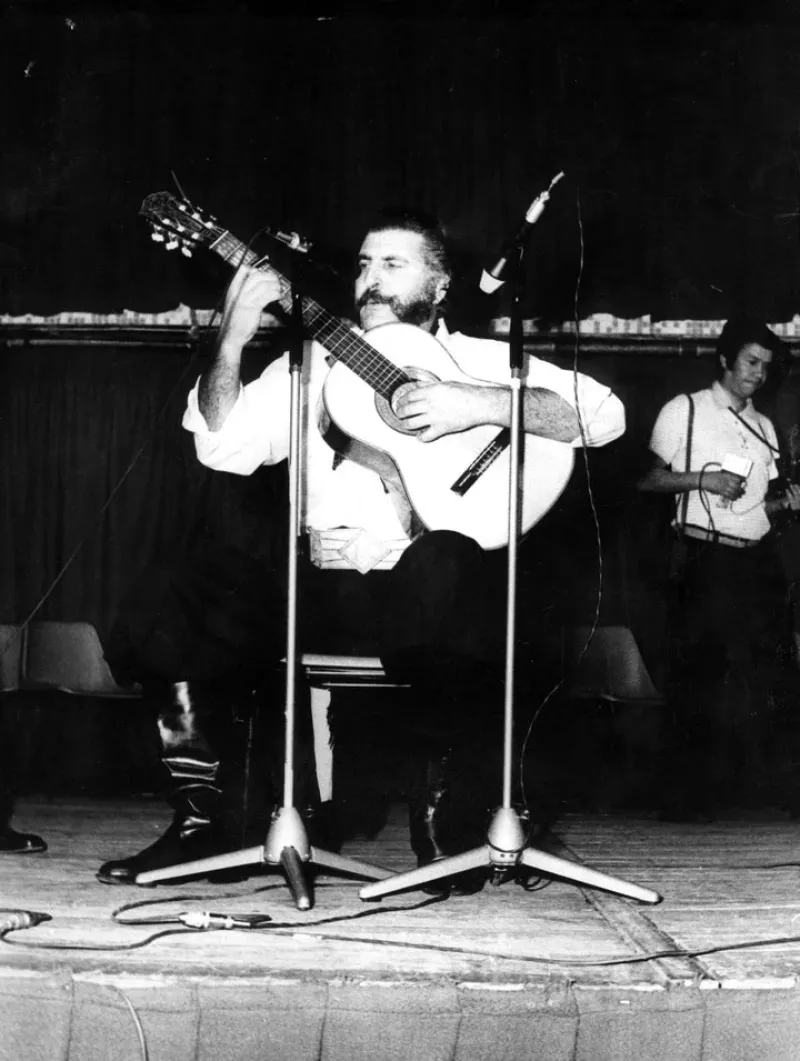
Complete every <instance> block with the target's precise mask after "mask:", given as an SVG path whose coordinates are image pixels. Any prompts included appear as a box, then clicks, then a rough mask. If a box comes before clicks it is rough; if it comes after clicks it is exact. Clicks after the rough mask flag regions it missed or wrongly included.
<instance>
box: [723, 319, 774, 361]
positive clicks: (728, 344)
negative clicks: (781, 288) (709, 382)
mask: <svg viewBox="0 0 800 1061" xmlns="http://www.w3.org/2000/svg"><path fill="white" fill-rule="evenodd" d="M748 343H758V345H759V346H763V347H764V349H765V350H771V351H772V354H773V356H774V358H775V360H776V361H777V360H780V359H782V358H783V357H785V356H786V353H787V349H786V344H785V343H784V342H783V341H782V340H781V339H779V338H778V336H777V335H776V334H775V332H773V331H771V330H770V329H769V328H768V327H767V326H766V324H765V323H764V322H763V321H761V320H757V319H756V318H755V317H731V318H730V320H728V321H726V322H725V326H724V328H723V329H722V331H721V332H720V334H719V338H718V339H717V353H718V354H719V356H720V357H721V358H722V360H723V361H724V362H725V366H726V368H729V369H730V368H733V366H734V365H735V364H736V358H737V357H738V356H739V353H740V351H741V350H742V348H743V347H745V346H747V345H748Z"/></svg>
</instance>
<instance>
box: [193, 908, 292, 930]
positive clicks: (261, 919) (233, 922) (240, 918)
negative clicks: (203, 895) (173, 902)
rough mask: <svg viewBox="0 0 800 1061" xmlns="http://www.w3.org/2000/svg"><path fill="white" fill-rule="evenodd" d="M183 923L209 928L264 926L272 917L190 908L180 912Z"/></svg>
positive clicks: (204, 928)
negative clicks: (218, 912) (215, 912)
mask: <svg viewBox="0 0 800 1061" xmlns="http://www.w3.org/2000/svg"><path fill="white" fill-rule="evenodd" d="M178 920H179V921H180V922H181V924H184V925H188V927H189V928H198V929H202V930H208V929H212V928H262V927H263V926H264V925H266V924H269V922H270V921H271V920H272V918H271V917H270V916H269V914H214V913H211V912H210V911H208V910H202V911H200V910H197V911H193V910H189V911H188V912H186V913H182V914H178Z"/></svg>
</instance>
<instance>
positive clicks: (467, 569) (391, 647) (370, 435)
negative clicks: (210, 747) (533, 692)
mask: <svg viewBox="0 0 800 1061" xmlns="http://www.w3.org/2000/svg"><path fill="white" fill-rule="evenodd" d="M218 232H219V238H218V239H217V233H218ZM212 234H213V236H214V239H215V242H214V243H212V249H214V250H217V252H218V253H221V254H223V256H225V257H226V258H227V259H228V260H229V261H230V262H232V263H234V264H238V263H239V262H241V261H242V257H241V255H240V256H239V257H238V258H237V248H230V247H228V245H227V242H226V241H228V240H229V237H228V234H227V232H224V231H222V230H214V231H213V233H212ZM223 247H224V248H225V249H224V250H223V249H221V248H223ZM239 247H241V245H239ZM245 260H247V259H245ZM450 280H451V269H450V265H449V262H448V254H447V248H446V243H445V238H444V235H443V233H442V230H441V228H440V227H439V225H438V224H437V223H436V222H435V221H434V220H433V219H430V218H428V217H426V216H424V215H420V214H415V213H411V212H394V213H392V214H386V215H384V216H382V217H381V218H380V219H379V220H378V221H377V222H376V223H375V224H374V225H372V226H370V228H369V229H368V232H367V235H366V238H365V239H364V242H363V243H362V246H361V249H360V253H359V266H358V273H357V277H356V280H355V292H354V293H355V305H356V309H357V311H358V317H359V322H360V328H355V327H353V326H352V325H350V324H346V325H345V324H343V323H342V322H340V321H332V318H329V317H327V316H325V314H324V311H322V310H321V309H320V307H318V306H316V304H310V308H309V307H308V306H306V307H304V325H305V327H306V331H307V333H308V334H309V335H310V336H311V337H312V339H313V340H315V341H309V342H308V343H307V344H306V354H305V363H304V402H303V425H302V442H303V449H304V466H303V469H302V479H303V486H304V498H303V503H304V511H303V524H304V529H305V530H306V531H307V532H308V539H309V556H308V557H305V556H304V557H303V559H302V566H301V571H300V574H299V601H300V616H301V624H300V633H299V643H300V645H301V646H302V650H303V651H315V650H316V651H328V652H330V651H336V650H337V649H336V648H331V647H330V646H331V642H332V641H333V643H334V644H336V645H338V646H341V647H339V648H338V650H339V651H347V647H346V646H347V645H348V642H349V644H350V646H351V647H350V648H349V652H350V654H352V653H353V652H356V653H357V654H359V655H365V654H373V655H380V658H381V661H382V663H383V665H384V669H385V671H386V673H387V676H388V677H389V678H390V679H393V680H395V681H397V682H399V683H404V684H409V685H410V686H411V689H412V692H413V698H412V699H413V709H412V710H411V712H410V714H413V716H414V717H413V718H411V717H409V718H408V719H406V718H405V717H404V719H403V721H404V723H405V722H406V721H407V722H408V726H409V728H410V729H411V730H412V731H413V732H414V733H415V734H416V736H417V738H418V746H417V750H418V752H419V756H418V759H419V762H418V765H417V769H416V771H415V772H413V776H412V777H411V779H410V781H409V784H408V791H409V794H410V823H411V844H412V848H413V850H414V852H415V854H416V856H417V860H418V863H419V864H420V865H422V864H425V863H426V862H429V861H431V860H432V859H434V858H439V857H442V856H444V855H448V854H454V853H456V852H458V851H462V850H466V849H468V848H470V847H473V846H475V845H476V844H479V843H482V842H483V839H484V837H485V823H486V821H487V820H488V819H486V818H485V817H483V816H482V815H481V814H480V813H477V808H478V807H480V808H481V809H488V808H489V804H490V802H491V799H492V791H493V790H492V787H491V786H499V779H500V775H499V772H498V773H497V774H496V775H491V776H488V772H487V771H486V770H485V768H484V761H485V759H486V756H487V749H490V748H494V747H496V748H497V750H498V752H499V746H500V743H501V731H500V729H499V725H498V726H497V727H495V722H496V720H499V719H500V717H501V711H502V699H503V697H502V660H503V650H504V645H503V636H504V605H505V550H504V548H503V547H504V546H505V545H507V527H508V517H507V512H508V468H507V464H506V465H504V458H505V449H506V441H507V440H506V441H504V440H503V429H505V428H508V426H509V418H510V409H511V399H510V388H509V387H508V382H509V380H510V369H509V357H508V348H507V346H506V344H505V343H503V342H499V341H493V340H485V339H477V338H473V337H469V336H466V335H463V334H460V333H458V332H455V333H451V332H449V331H448V329H447V326H446V324H445V323H444V320H443V316H442V310H443V306H444V303H445V298H446V295H447V292H448V287H449V285H450ZM274 303H278V304H281V305H283V306H284V308H286V307H287V305H291V303H290V302H289V303H287V284H286V281H285V280H284V279H283V278H282V277H281V276H280V275H279V274H277V273H276V272H274V271H273V270H272V269H271V268H265V267H264V265H263V263H261V262H258V263H256V264H251V265H245V266H241V267H240V268H239V269H238V270H237V272H236V274H235V276H234V278H233V281H232V283H231V285H230V288H229V290H228V293H227V296H226V301H225V307H224V311H223V316H222V322H221V325H220V329H219V335H218V342H217V347H216V354H215V358H214V361H213V363H212V364H211V366H210V367H209V368H208V370H207V371H206V372H205V373H204V374H203V375H202V376H201V377H200V380H199V381H198V384H197V386H196V387H195V389H194V390H193V391H192V393H191V394H190V396H189V401H188V407H187V410H186V413H185V415H184V420H183V425H184V427H185V428H186V429H187V430H189V431H191V432H192V433H193V434H194V438H195V445H196V450H197V455H198V458H199V460H200V461H201V462H202V463H203V464H204V465H207V466H208V467H210V468H214V469H217V470H221V471H226V472H232V473H235V474H239V475H249V474H251V473H253V472H254V471H255V470H256V469H257V468H259V467H260V466H262V465H265V464H266V465H270V464H276V463H277V462H279V461H282V460H285V459H286V457H287V455H288V452H289V433H290V423H289V411H290V397H289V396H290V370H289V358H288V355H284V356H282V357H280V358H278V359H277V360H275V361H273V362H271V363H270V364H269V365H268V366H267V368H266V369H265V371H264V372H263V373H262V374H261V376H260V377H259V378H258V379H256V380H254V381H252V382H251V383H249V384H247V385H246V386H244V387H243V386H242V382H241V372H240V366H241V359H242V353H243V351H244V349H245V347H246V346H247V344H248V342H250V340H251V339H252V338H253V337H254V335H255V333H256V331H257V329H258V328H259V326H260V324H261V316H262V311H263V310H264V308H265V307H267V306H270V305H271V304H274ZM307 309H308V313H306V310H307ZM318 311H319V312H318ZM320 321H322V323H320ZM331 321H332V323H331ZM409 366H411V367H409ZM523 383H524V389H523V426H524V431H525V441H524V444H523V462H524V468H525V472H524V475H525V483H524V484H523V494H524V496H523V501H522V505H521V523H522V530H523V532H524V531H526V530H527V529H528V528H529V527H530V526H532V525H533V524H534V523H535V522H536V521H537V520H538V519H539V518H541V516H542V515H544V513H545V512H546V511H547V510H548V509H549V508H550V507H551V506H552V504H553V503H554V502H555V500H556V499H557V498H558V496H559V495H560V493H561V491H562V490H563V488H564V486H565V484H566V482H567V481H568V479H569V475H570V473H571V469H572V463H573V454H574V450H575V448H576V447H580V446H582V445H584V444H585V445H589V446H602V445H604V444H606V443H608V442H610V441H612V440H613V439H615V438H617V437H618V436H620V435H621V434H622V433H623V431H624V429H625V414H624V409H623V406H622V403H621V402H620V401H619V399H618V398H617V397H616V396H615V395H613V394H612V393H611V392H610V391H609V390H608V388H606V387H605V386H602V385H601V384H599V383H597V382H596V381H595V380H593V379H591V378H590V377H588V376H585V375H583V374H576V373H573V372H571V371H565V370H562V369H559V368H557V367H556V366H554V365H551V364H549V363H546V362H543V361H540V360H538V359H536V358H532V357H531V358H528V359H527V366H526V372H525V375H524V378H523ZM334 447H335V448H334ZM492 490H495V491H496V493H495V494H493V493H492ZM276 577H278V576H276ZM282 600H283V596H282V594H281V590H280V588H279V587H276V592H275V596H274V600H272V601H266V602H265V607H268V608H273V609H274V610H275V612H276V615H277V614H279V613H280V612H281V609H282V607H283V605H282ZM365 635H368V640H369V644H370V649H369V650H368V651H365V650H364V648H363V644H364V637H365ZM360 646H361V647H360ZM274 648H275V652H276V658H277V659H280V651H281V648H282V643H281V642H280V641H279V642H277V643H276V645H275V646H274ZM266 651H268V648H267V646H265V652H266ZM175 677H176V679H177V678H183V677H185V676H184V675H180V676H178V675H176V676H175ZM182 684H184V683H182ZM189 684H191V683H189ZM185 691H186V690H185V689H184V692H185ZM490 726H491V728H489V727H490ZM184 751H185V750H184ZM172 754H173V755H174V754H175V752H174V750H173V752H172ZM187 754H188V753H187ZM191 755H194V756H195V757H196V756H197V743H196V742H195V744H194V745H193V749H192V751H191ZM184 758H185V755H184ZM210 761H211V760H209V762H210ZM200 765H202V764H200ZM204 769H205V777H206V779H207V780H208V782H209V783H210V784H212V785H213V784H214V782H215V779H214V778H212V777H210V775H209V774H208V764H206V766H205V767H204ZM202 772H203V771H200V773H202ZM198 776H199V775H198V771H195V778H194V780H195V782H196V781H197V777H198ZM209 817H211V816H209ZM197 818H198V815H197V813H194V815H193V821H192V829H193V835H194V836H195V837H196V835H197V824H198V822H197ZM173 832H174V841H175V842H174V843H173V845H172V850H171V851H170V852H168V853H167V855H168V857H169V858H171V861H172V862H173V863H175V862H181V861H186V860H189V859H191V858H198V857H204V854H205V853H210V852H203V851H202V845H201V846H200V847H198V845H197V843H196V841H195V840H193V841H192V843H191V844H187V843H184V841H183V839H182V837H183V833H182V832H181V829H180V822H179V821H178V822H176V823H174V827H173ZM176 846H177V848H178V849H177V850H176ZM198 851H199V852H200V853H198ZM146 854H147V853H146V852H143V853H142V855H141V856H137V857H135V858H134V860H127V862H126V863H118V864H117V865H123V866H126V865H127V869H126V880H129V879H130V877H131V873H130V865H129V864H130V863H131V862H132V861H133V862H135V870H136V872H141V871H143V870H144V869H147V868H151V866H150V864H148V859H147V857H144V856H146ZM158 857H159V859H161V860H162V864H165V863H166V861H167V858H166V857H163V852H162V853H160V854H159V855H158ZM143 859H144V860H143ZM150 862H152V859H151V860H150ZM483 876H484V874H483V871H480V872H479V873H478V875H477V878H476V877H475V876H474V875H473V877H472V878H471V879H459V878H455V879H454V880H453V881H451V882H449V884H445V885H444V887H445V888H450V889H451V890H456V891H458V890H461V891H472V890H477V888H479V887H481V886H482V884H483ZM101 879H104V878H103V877H102V876H101ZM105 879H107V880H108V879H109V876H108V874H106V877H105Z"/></svg>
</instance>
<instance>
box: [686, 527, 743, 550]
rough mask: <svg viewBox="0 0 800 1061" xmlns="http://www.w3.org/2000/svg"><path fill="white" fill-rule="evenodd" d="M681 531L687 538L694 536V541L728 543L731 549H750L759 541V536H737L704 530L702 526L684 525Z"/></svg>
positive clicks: (712, 543) (713, 543)
mask: <svg viewBox="0 0 800 1061" xmlns="http://www.w3.org/2000/svg"><path fill="white" fill-rule="evenodd" d="M683 533H684V534H685V535H686V537H687V538H694V539H695V540H696V541H701V542H709V543H710V544H711V545H728V546H730V547H731V548H732V549H752V548H753V546H755V545H759V544H760V543H761V539H760V538H758V539H754V538H737V537H736V535H734V534H723V533H722V531H712V530H704V529H703V528H702V527H684V528H683Z"/></svg>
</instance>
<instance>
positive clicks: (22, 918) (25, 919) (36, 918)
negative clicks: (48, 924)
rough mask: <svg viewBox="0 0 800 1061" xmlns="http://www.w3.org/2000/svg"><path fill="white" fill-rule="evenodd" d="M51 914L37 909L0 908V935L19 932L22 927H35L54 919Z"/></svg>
mask: <svg viewBox="0 0 800 1061" xmlns="http://www.w3.org/2000/svg"><path fill="white" fill-rule="evenodd" d="M52 920H53V918H52V917H51V915H50V914H42V913H39V912H38V911H37V910H0V935H2V934H3V933H5V932H18V931H19V929H21V928H35V927H36V925H41V923H42V922H43V921H52Z"/></svg>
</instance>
